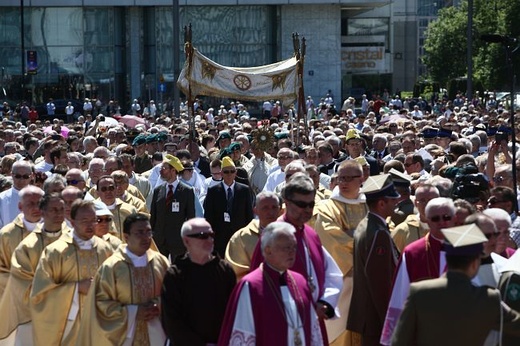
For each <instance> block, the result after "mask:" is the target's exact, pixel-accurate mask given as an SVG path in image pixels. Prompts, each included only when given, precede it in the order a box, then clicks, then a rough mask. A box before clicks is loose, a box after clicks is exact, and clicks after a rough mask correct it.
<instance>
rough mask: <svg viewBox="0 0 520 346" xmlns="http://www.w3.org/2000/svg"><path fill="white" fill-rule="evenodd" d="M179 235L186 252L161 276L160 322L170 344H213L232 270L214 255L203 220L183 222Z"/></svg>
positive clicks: (209, 231)
mask: <svg viewBox="0 0 520 346" xmlns="http://www.w3.org/2000/svg"><path fill="white" fill-rule="evenodd" d="M181 237H182V241H183V243H184V246H185V247H186V249H187V252H186V253H185V254H184V256H179V257H177V258H176V259H175V262H174V263H173V266H171V267H170V268H169V269H168V271H167V273H166V274H165V276H164V280H163V286H162V291H161V301H162V309H161V314H162V325H163V328H164V330H165V332H166V334H167V335H168V337H169V339H170V342H171V343H172V344H173V345H208V344H216V343H217V341H218V336H219V333H220V328H221V325H222V320H223V317H224V313H225V312H226V305H227V302H228V299H229V296H230V295H231V292H232V290H233V288H234V287H235V283H236V278H235V273H234V272H233V270H232V268H231V267H230V266H229V264H227V263H226V262H225V261H224V260H223V259H221V258H220V257H219V256H218V255H214V254H213V237H214V233H213V230H212V229H211V225H210V224H209V223H208V222H207V221H206V220H205V219H203V218H193V219H191V220H188V221H186V222H184V224H183V225H182V227H181ZM209 287H211V289H210V290H208V288H209Z"/></svg>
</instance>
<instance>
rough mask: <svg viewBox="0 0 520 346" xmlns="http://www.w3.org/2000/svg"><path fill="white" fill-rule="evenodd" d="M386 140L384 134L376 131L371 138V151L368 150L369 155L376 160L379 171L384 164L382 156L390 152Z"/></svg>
mask: <svg viewBox="0 0 520 346" xmlns="http://www.w3.org/2000/svg"><path fill="white" fill-rule="evenodd" d="M387 142H388V140H387V138H386V135H385V134H382V133H376V134H374V137H373V138H372V152H370V156H371V157H373V158H374V159H375V160H376V161H377V164H378V165H379V170H380V171H383V167H384V165H385V162H384V161H383V157H385V156H386V155H388V154H390V152H389V151H388V147H387Z"/></svg>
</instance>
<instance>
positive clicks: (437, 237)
mask: <svg viewBox="0 0 520 346" xmlns="http://www.w3.org/2000/svg"><path fill="white" fill-rule="evenodd" d="M455 212H456V208H455V204H453V200H452V199H450V198H445V197H437V198H433V199H432V200H430V201H429V202H427V204H426V209H425V215H426V222H427V223H428V227H429V231H428V233H427V234H426V235H425V236H424V237H422V238H420V239H418V240H416V241H414V242H412V243H411V244H409V245H408V246H406V247H405V248H404V251H403V254H402V256H401V261H400V263H399V266H398V267H397V275H396V277H395V279H394V286H393V290H392V297H391V298H390V303H389V305H388V310H387V312H386V319H385V325H384V327H383V332H382V335H381V343H382V344H383V345H389V344H390V339H391V337H392V333H393V328H394V327H395V323H396V322H397V320H398V319H399V316H400V315H401V311H402V309H403V306H404V302H405V300H406V297H407V296H408V292H409V290H410V284H411V283H412V282H417V281H421V280H428V279H436V278H438V277H439V276H441V275H442V273H444V269H445V267H446V259H445V254H444V251H443V249H442V244H443V241H444V235H443V233H442V232H441V229H443V228H449V227H453V226H454V225H455Z"/></svg>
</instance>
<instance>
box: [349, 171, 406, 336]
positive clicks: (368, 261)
mask: <svg viewBox="0 0 520 346" xmlns="http://www.w3.org/2000/svg"><path fill="white" fill-rule="evenodd" d="M361 192H363V193H364V194H365V196H366V203H367V206H368V210H369V212H368V214H367V216H366V217H365V218H364V219H363V220H361V222H360V223H359V225H358V227H357V228H356V231H355V232H354V287H353V292H352V301H351V303H350V310H349V315H348V321H347V329H348V330H349V331H351V332H352V337H353V340H352V344H353V345H365V346H366V345H379V339H380V337H381V331H382V329H383V323H384V320H385V314H386V309H387V307H388V302H389V301H390V294H391V292H392V280H393V276H394V272H395V268H396V267H397V262H398V259H399V251H398V250H397V248H396V246H395V244H394V242H393V240H392V237H391V236H390V231H389V229H388V225H387V223H386V221H385V219H386V218H387V217H389V216H390V215H392V212H393V210H394V206H395V199H396V198H399V194H398V193H397V191H395V188H394V184H393V182H392V178H391V177H390V175H389V174H383V175H377V176H373V177H369V178H368V179H367V181H366V182H365V185H364V186H363V188H362V189H361Z"/></svg>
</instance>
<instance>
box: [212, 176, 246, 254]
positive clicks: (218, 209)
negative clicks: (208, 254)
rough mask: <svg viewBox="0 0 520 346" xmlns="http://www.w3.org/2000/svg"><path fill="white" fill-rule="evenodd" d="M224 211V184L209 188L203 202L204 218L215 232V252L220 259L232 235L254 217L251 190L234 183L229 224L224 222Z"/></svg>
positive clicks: (225, 207)
mask: <svg viewBox="0 0 520 346" xmlns="http://www.w3.org/2000/svg"><path fill="white" fill-rule="evenodd" d="M226 209H227V193H226V191H225V190H224V183H220V184H217V185H215V186H212V187H210V188H209V189H208V194H207V195H206V199H205V200H204V217H205V218H206V220H207V221H208V222H209V223H210V224H211V228H212V229H213V232H215V250H217V252H218V254H219V255H220V256H221V257H224V254H225V250H226V245H227V243H228V241H229V239H230V238H231V236H232V235H233V233H235V232H236V231H238V230H239V229H240V228H242V227H245V226H246V225H247V224H248V223H249V222H250V221H251V220H252V219H253V217H254V215H253V202H252V196H251V190H250V189H249V187H248V186H247V185H244V184H241V183H237V182H235V186H234V191H233V207H232V210H231V215H230V217H231V222H224V213H225V212H226Z"/></svg>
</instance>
